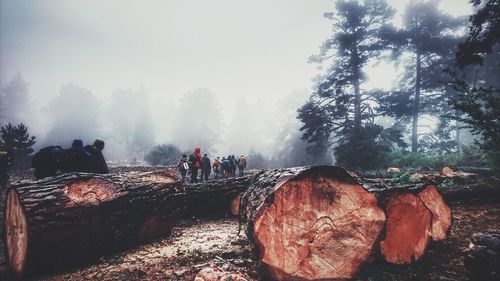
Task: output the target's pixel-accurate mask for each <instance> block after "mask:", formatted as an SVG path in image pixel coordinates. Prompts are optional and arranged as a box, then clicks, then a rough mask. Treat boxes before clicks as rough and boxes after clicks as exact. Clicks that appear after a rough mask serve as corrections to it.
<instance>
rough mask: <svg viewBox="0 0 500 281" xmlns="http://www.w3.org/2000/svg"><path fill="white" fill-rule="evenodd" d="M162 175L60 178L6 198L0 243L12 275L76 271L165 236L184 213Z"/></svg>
mask: <svg viewBox="0 0 500 281" xmlns="http://www.w3.org/2000/svg"><path fill="white" fill-rule="evenodd" d="M183 194H184V191H183V187H182V185H181V184H180V182H179V181H178V180H177V178H176V176H175V175H173V174H171V173H168V172H148V173H135V172H132V173H125V174H110V175H94V174H78V173H72V174H63V175H61V176H57V177H53V178H46V179H43V180H40V181H36V182H31V181H25V182H19V183H15V184H13V185H12V187H11V189H10V190H9V191H8V193H7V201H6V206H5V217H4V228H5V230H6V231H5V233H4V238H5V241H6V245H5V246H6V253H7V258H8V262H9V267H10V269H11V270H12V271H13V272H14V273H16V274H17V275H21V274H22V273H23V272H25V271H35V269H42V270H49V271H50V270H52V269H54V268H59V267H60V266H61V265H65V264H68V263H69V264H76V263H78V264H81V263H82V262H85V261H90V260H92V259H95V258H98V257H100V256H102V255H105V254H108V253H111V252H114V251H116V250H120V249H123V248H128V247H131V246H133V245H136V244H137V243H139V242H140V241H142V240H148V239H151V238H153V237H156V236H157V235H162V234H165V233H168V232H169V231H170V228H171V225H170V222H171V220H173V219H175V217H176V214H175V213H176V212H177V211H180V210H181V209H182V208H183V207H184V206H183V204H184V203H182V198H183V197H182V196H183Z"/></svg>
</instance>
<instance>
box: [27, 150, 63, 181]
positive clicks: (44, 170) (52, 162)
mask: <svg viewBox="0 0 500 281" xmlns="http://www.w3.org/2000/svg"><path fill="white" fill-rule="evenodd" d="M63 153H64V149H62V147H60V146H48V147H44V148H42V149H40V150H39V151H38V152H37V153H35V155H33V158H31V167H32V168H33V169H35V178H36V179H43V178H46V177H53V176H55V175H56V174H57V172H58V170H59V168H60V163H59V162H60V158H61V157H62V155H63Z"/></svg>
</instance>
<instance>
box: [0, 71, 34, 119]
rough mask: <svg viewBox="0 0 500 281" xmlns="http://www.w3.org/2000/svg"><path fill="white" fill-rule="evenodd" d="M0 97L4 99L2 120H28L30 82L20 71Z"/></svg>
mask: <svg viewBox="0 0 500 281" xmlns="http://www.w3.org/2000/svg"><path fill="white" fill-rule="evenodd" d="M0 97H1V100H2V116H0V117H1V118H2V119H0V120H2V121H5V122H12V123H19V122H26V119H27V117H28V114H29V108H28V104H29V102H28V84H27V83H26V82H25V81H24V77H23V76H22V74H21V73H20V72H17V73H16V74H15V75H14V77H12V79H11V80H10V81H9V83H8V84H7V85H6V86H5V88H3V89H2V94H1V95H0ZM0 123H3V122H0ZM4 124H5V123H4Z"/></svg>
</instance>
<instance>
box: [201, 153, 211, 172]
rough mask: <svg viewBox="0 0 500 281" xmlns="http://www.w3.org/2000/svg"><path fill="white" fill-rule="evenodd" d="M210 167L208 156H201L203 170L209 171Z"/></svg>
mask: <svg viewBox="0 0 500 281" xmlns="http://www.w3.org/2000/svg"><path fill="white" fill-rule="evenodd" d="M211 168H212V166H211V164H210V158H208V157H207V156H203V165H202V169H203V171H207V172H210V170H211Z"/></svg>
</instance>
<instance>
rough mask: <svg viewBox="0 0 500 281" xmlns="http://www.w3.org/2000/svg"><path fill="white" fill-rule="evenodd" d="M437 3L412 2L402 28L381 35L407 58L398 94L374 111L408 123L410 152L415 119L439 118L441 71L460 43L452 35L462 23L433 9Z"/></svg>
mask: <svg viewBox="0 0 500 281" xmlns="http://www.w3.org/2000/svg"><path fill="white" fill-rule="evenodd" d="M438 4H439V0H430V1H426V2H422V1H415V2H410V4H408V5H407V7H406V10H405V13H404V27H403V29H400V30H391V29H385V30H383V32H382V35H383V37H384V39H385V40H386V43H387V44H390V45H392V48H393V50H395V51H396V52H395V54H396V55H397V56H399V57H401V55H405V54H410V55H411V61H409V62H408V63H406V67H405V72H404V73H403V75H402V77H401V82H400V90H397V91H392V92H390V93H388V94H385V95H381V96H380V97H379V103H380V106H379V108H378V110H379V111H380V112H381V113H383V114H386V115H389V116H393V117H396V118H398V119H400V120H409V119H411V151H412V152H417V151H418V148H419V118H420V117H421V115H422V114H439V113H440V112H442V110H443V106H444V105H445V104H444V103H443V102H442V101H443V100H444V99H443V97H444V92H445V91H446V89H445V87H446V84H445V83H443V81H446V78H445V76H444V75H443V72H442V70H443V69H445V68H446V67H447V66H448V65H449V64H450V62H451V61H452V58H453V52H454V50H455V47H456V45H457V44H458V42H459V41H460V40H461V39H460V36H458V35H456V34H457V31H458V30H459V29H460V28H462V27H463V24H465V20H464V19H462V18H454V17H451V16H449V15H447V14H445V13H443V12H442V11H440V10H439V9H437V8H436V7H437V6H438Z"/></svg>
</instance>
